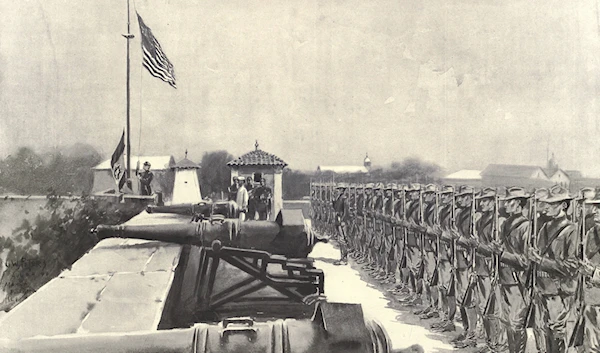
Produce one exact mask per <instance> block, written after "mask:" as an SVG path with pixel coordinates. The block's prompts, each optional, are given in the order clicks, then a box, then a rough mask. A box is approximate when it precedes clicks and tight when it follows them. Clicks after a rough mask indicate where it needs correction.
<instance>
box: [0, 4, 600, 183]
mask: <svg viewBox="0 0 600 353" xmlns="http://www.w3.org/2000/svg"><path fill="white" fill-rule="evenodd" d="M131 3H132V16H131V19H132V32H133V33H134V34H135V35H136V38H135V39H134V41H133V42H132V43H133V46H132V52H131V72H132V76H131V78H132V108H131V113H132V125H133V129H132V130H133V131H132V136H133V141H132V148H133V152H134V154H135V153H141V154H161V155H164V154H172V155H174V156H175V158H176V159H180V158H182V157H183V153H184V151H185V149H186V148H187V149H188V150H189V157H190V159H192V160H196V161H199V160H200V158H201V156H202V153H203V152H205V151H210V150H215V149H226V150H228V151H229V152H231V153H232V154H234V155H240V154H242V153H245V152H247V151H249V150H252V149H253V148H254V141H255V139H258V141H259V143H260V147H261V149H264V150H266V151H268V152H271V153H274V154H276V155H278V156H280V157H281V158H283V159H284V160H286V161H287V162H288V163H289V164H290V167H291V168H295V169H315V168H316V166H317V165H319V164H325V165H337V164H362V159H363V158H364V155H365V152H368V153H369V157H370V158H371V159H372V161H373V163H374V164H381V165H383V164H387V163H389V162H391V161H394V160H401V159H403V158H404V157H407V156H419V157H422V158H424V159H426V160H430V161H434V162H437V163H439V164H440V165H442V166H444V167H445V168H447V169H448V170H449V171H453V170H456V169H459V168H466V169H482V168H484V167H485V166H486V165H487V164H489V163H515V164H536V165H544V164H545V162H546V154H547V145H548V144H549V146H550V151H551V152H554V153H555V154H556V159H557V161H558V163H559V165H560V166H561V167H563V168H564V169H580V170H582V171H583V172H585V173H587V174H588V175H600V158H599V156H600V144H599V142H598V138H597V137H598V136H600V126H599V124H598V119H599V118H598V115H599V109H600V107H599V104H598V93H599V92H598V91H599V90H598V85H599V80H598V77H599V75H600V62H599V58H600V40H599V28H600V27H599V25H598V11H597V3H596V1H591V0H569V1H564V0H559V1H557V0H511V1H498V0H482V1H467V0H432V1H427V0H375V1H362V0H348V1H334V0H316V1H315V0H308V1H307V0H303V1H293V0H292V1H290V0H273V1H265V0H244V1H241V0H230V1H222V0H202V1H170V0H153V1H149V0H137V1H133V0H132V2H131ZM134 3H135V8H136V9H137V11H138V12H139V13H140V15H141V16H142V17H143V18H144V21H145V22H146V24H147V25H148V26H149V27H150V28H151V29H152V30H153V32H154V34H155V36H156V37H157V39H158V40H159V41H160V43H161V44H162V47H163V49H164V51H165V53H166V54H167V55H168V57H169V59H170V60H171V62H172V63H173V65H174V67H175V73H176V75H177V80H178V81H177V85H178V89H176V90H175V89H173V88H172V87H170V86H169V85H168V84H167V83H164V82H162V81H160V80H158V79H156V78H154V77H151V76H150V75H149V74H148V72H146V71H145V69H144V70H142V66H141V52H140V43H139V27H138V25H137V21H136V20H135V15H134V14H135V13H134V12H133V11H134ZM0 14H2V15H1V18H2V20H1V21H0V117H1V118H0V153H1V154H2V155H6V154H7V153H9V152H11V150H12V149H13V148H14V147H15V146H16V145H30V146H32V147H34V148H37V149H42V148H47V147H52V146H60V145H68V144H72V143H75V142H87V143H90V144H92V145H94V146H96V147H98V148H99V149H101V150H102V152H103V153H104V154H105V155H107V156H108V155H109V154H110V153H112V150H113V149H114V147H115V146H116V144H117V142H118V139H119V137H120V133H121V130H122V129H123V128H124V125H125V39H124V38H123V37H121V34H123V33H125V32H126V0H118V1H117V0H102V1H80V0H39V1H19V2H18V3H15V2H14V1H8V0H0ZM140 124H141V130H140ZM140 131H141V138H140Z"/></svg>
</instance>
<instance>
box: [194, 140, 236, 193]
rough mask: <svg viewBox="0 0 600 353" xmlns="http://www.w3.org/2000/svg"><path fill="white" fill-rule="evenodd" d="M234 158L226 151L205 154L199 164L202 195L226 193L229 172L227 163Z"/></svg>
mask: <svg viewBox="0 0 600 353" xmlns="http://www.w3.org/2000/svg"><path fill="white" fill-rule="evenodd" d="M232 159H234V157H233V156H232V155H231V154H230V153H229V152H227V151H224V150H221V151H212V152H205V153H204V155H203V156H202V161H201V162H200V167H201V169H200V190H202V193H203V195H213V196H214V195H218V194H220V193H221V191H223V192H227V188H228V187H229V181H230V175H231V174H230V170H229V167H228V166H227V162H229V161H231V160H232Z"/></svg>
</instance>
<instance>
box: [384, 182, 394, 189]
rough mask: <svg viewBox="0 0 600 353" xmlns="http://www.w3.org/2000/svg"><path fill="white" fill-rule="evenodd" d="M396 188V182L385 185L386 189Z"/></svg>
mask: <svg viewBox="0 0 600 353" xmlns="http://www.w3.org/2000/svg"><path fill="white" fill-rule="evenodd" d="M393 189H394V184H392V183H387V184H386V185H385V190H393Z"/></svg>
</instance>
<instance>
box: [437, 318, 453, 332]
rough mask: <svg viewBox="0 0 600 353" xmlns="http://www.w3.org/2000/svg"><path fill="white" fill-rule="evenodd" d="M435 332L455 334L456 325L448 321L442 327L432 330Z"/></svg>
mask: <svg viewBox="0 0 600 353" xmlns="http://www.w3.org/2000/svg"><path fill="white" fill-rule="evenodd" d="M432 331H434V332H454V331H456V325H455V324H454V322H453V321H452V320H446V321H444V322H442V323H441V325H439V326H436V327H434V328H432Z"/></svg>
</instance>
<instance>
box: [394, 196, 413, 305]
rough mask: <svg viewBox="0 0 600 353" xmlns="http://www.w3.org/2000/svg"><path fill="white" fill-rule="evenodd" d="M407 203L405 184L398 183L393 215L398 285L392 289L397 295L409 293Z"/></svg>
mask: <svg viewBox="0 0 600 353" xmlns="http://www.w3.org/2000/svg"><path fill="white" fill-rule="evenodd" d="M405 203H406V194H405V186H404V185H396V186H395V189H394V215H393V217H392V224H393V226H394V233H395V239H394V255H395V256H394V261H395V264H396V286H395V288H393V289H392V292H393V293H394V294H395V295H402V294H408V293H409V289H408V288H409V286H408V277H409V276H408V269H407V268H406V258H405V253H404V252H405V245H406V244H405V242H404V240H405V230H406V228H405V226H404V223H403V221H404V218H405V214H404V211H405V206H406V205H405Z"/></svg>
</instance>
